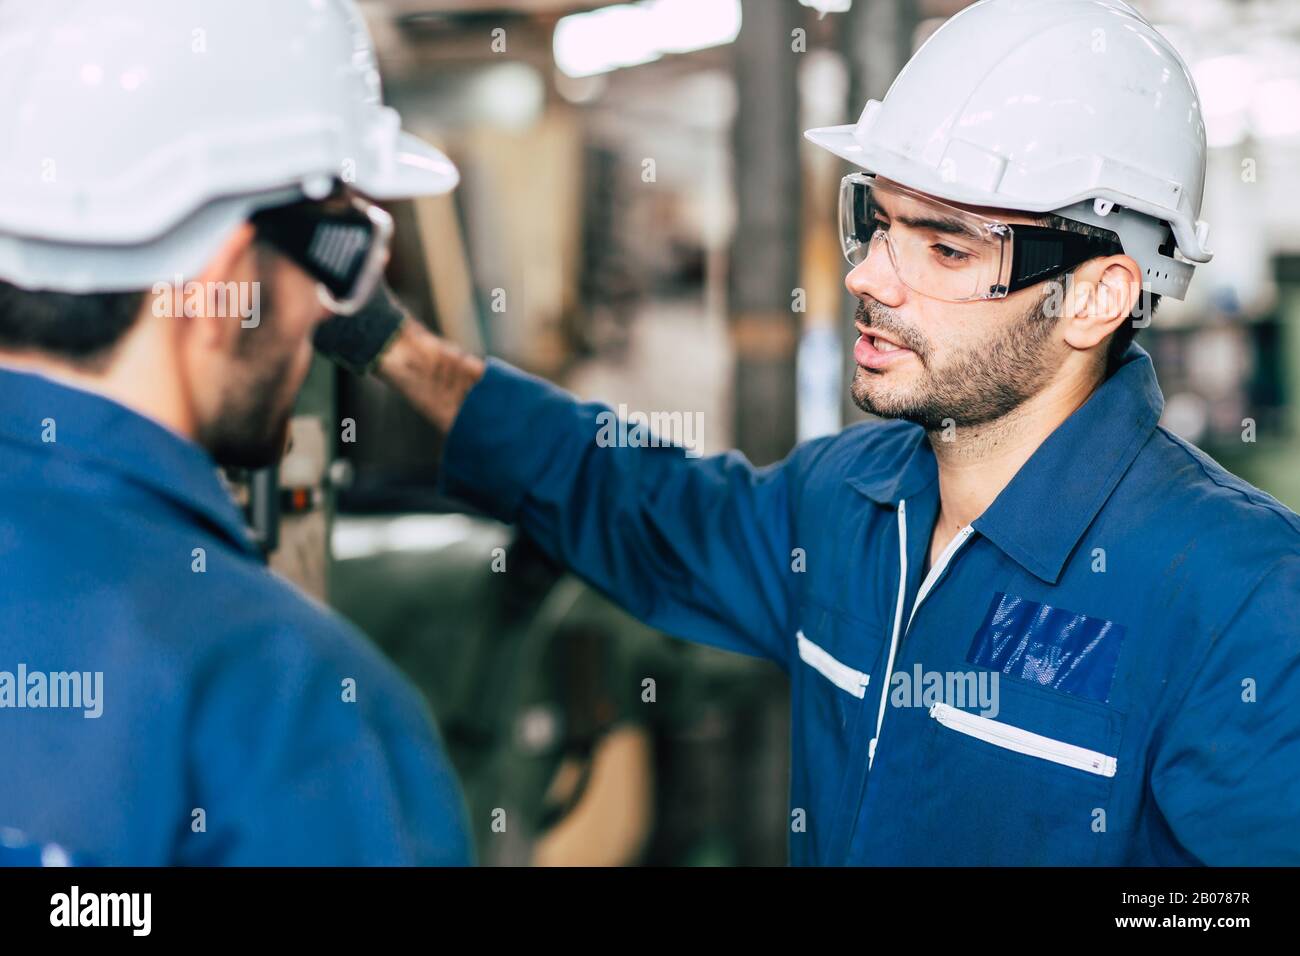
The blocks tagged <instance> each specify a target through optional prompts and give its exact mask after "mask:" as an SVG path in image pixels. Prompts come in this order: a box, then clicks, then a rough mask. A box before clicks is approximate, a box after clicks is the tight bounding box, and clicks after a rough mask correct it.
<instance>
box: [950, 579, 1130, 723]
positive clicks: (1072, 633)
mask: <svg viewBox="0 0 1300 956" xmlns="http://www.w3.org/2000/svg"><path fill="white" fill-rule="evenodd" d="M1123 641H1124V627H1123V625H1121V624H1116V623H1115V622H1113V621H1106V620H1103V619H1102V618H1099V617H1088V616H1087V615H1086V614H1076V613H1075V612H1074V611H1067V610H1065V609H1063V608H1059V607H1051V606H1049V605H1047V604H1038V603H1036V602H1034V601H1026V600H1025V599H1024V598H1019V597H1015V596H1014V595H1010V594H1005V593H998V594H996V595H994V597H993V603H992V605H990V607H989V613H988V616H987V617H985V619H984V623H983V624H982V625H980V629H979V632H978V633H977V634H976V635H975V640H974V641H972V642H971V646H970V651H969V652H968V653H967V655H966V660H967V661H968V662H969V663H971V664H974V665H975V666H977V667H987V668H988V669H989V670H993V671H999V672H1001V673H1003V674H1007V675H1009V676H1011V677H1019V678H1020V679H1021V680H1027V681H1029V682H1030V683H1032V684H1038V685H1040V686H1042V687H1051V688H1052V689H1054V690H1059V691H1064V692H1065V693H1067V694H1074V695H1075V696H1076V697H1086V698H1088V699H1089V700H1099V701H1102V702H1107V701H1109V700H1110V687H1111V683H1112V682H1113V681H1114V679H1115V665H1116V664H1118V663H1119V646H1120V644H1122V643H1123Z"/></svg>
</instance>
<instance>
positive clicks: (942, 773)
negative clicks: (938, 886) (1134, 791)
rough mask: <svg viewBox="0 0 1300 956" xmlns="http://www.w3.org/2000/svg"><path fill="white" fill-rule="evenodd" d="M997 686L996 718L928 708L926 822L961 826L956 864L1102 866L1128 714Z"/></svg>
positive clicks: (1017, 685) (1035, 690)
mask: <svg viewBox="0 0 1300 956" xmlns="http://www.w3.org/2000/svg"><path fill="white" fill-rule="evenodd" d="M998 676H999V677H1001V675H998ZM996 686H997V696H996V698H995V700H996V701H997V705H998V706H997V713H996V714H993V713H986V714H980V713H979V712H978V711H976V710H974V709H971V708H957V707H953V706H950V705H948V704H942V703H941V704H936V705H934V706H933V707H931V708H930V711H929V714H930V718H931V719H930V721H929V724H930V726H929V727H928V728H927V737H926V740H927V743H926V746H925V749H924V766H923V772H922V775H921V778H920V780H921V783H920V786H921V790H922V792H921V793H920V794H918V798H919V799H920V800H921V801H923V802H924V803H925V804H926V809H925V810H924V811H923V812H924V814H925V819H926V823H927V824H929V825H930V826H931V827H935V828H939V829H949V828H951V827H953V826H958V827H960V831H961V838H960V839H959V840H957V841H955V845H958V846H960V847H961V856H962V857H963V858H962V859H953V860H951V861H949V862H953V863H959V864H967V863H980V864H987V865H994V866H996V865H1010V866H1016V865H1020V866H1024V865H1030V866H1033V865H1065V866H1069V865H1088V864H1091V863H1095V862H1096V861H1097V859H1098V857H1099V854H1100V853H1101V850H1102V846H1103V843H1104V841H1105V839H1106V826H1107V822H1108V821H1107V814H1108V813H1109V809H1110V802H1111V794H1112V792H1113V789H1114V784H1115V779H1116V777H1117V776H1118V775H1119V774H1120V773H1124V772H1125V771H1126V770H1127V769H1128V768H1126V767H1125V766H1124V765H1123V764H1122V763H1121V762H1120V760H1119V744H1120V739H1121V735H1122V722H1123V715H1122V714H1120V713H1119V712H1117V711H1115V710H1114V709H1113V708H1110V707H1107V706H1105V705H1103V704H1099V703H1093V702H1091V701H1083V700H1076V699H1073V698H1071V697H1069V696H1067V695H1064V694H1060V693H1058V692H1055V691H1052V690H1050V689H1044V688H1040V687H1035V686H1032V685H1028V684H1024V683H1021V682H1018V681H1016V680H1015V679H1008V678H1002V679H1001V680H999V681H998V683H997V685H996Z"/></svg>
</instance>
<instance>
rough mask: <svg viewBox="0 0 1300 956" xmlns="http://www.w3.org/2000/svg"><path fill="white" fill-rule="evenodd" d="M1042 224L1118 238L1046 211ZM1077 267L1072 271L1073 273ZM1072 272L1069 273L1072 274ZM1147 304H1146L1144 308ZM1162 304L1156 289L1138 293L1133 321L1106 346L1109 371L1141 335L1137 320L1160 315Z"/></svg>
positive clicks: (1039, 222)
mask: <svg viewBox="0 0 1300 956" xmlns="http://www.w3.org/2000/svg"><path fill="white" fill-rule="evenodd" d="M1037 221H1038V224H1039V225H1040V226H1050V227H1051V228H1052V229H1063V230H1065V231H1066V232H1077V233H1079V234H1080V235H1084V236H1091V237H1093V238H1096V239H1115V240H1118V237H1117V236H1116V235H1115V233H1114V232H1113V231H1111V230H1110V229H1102V228H1101V227H1100V226H1093V225H1090V224H1089V223H1086V222H1078V221H1077V220H1074V219H1065V218H1063V217H1061V216H1056V215H1053V214H1052V213H1045V214H1044V215H1041V216H1038V217H1037ZM1072 272H1073V270H1071V273H1072ZM1071 273H1066V275H1070V274H1071ZM1066 275H1062V276H1060V278H1059V281H1061V282H1064V281H1065V279H1066ZM1144 304H1145V307H1144ZM1159 304H1160V296H1159V295H1157V294H1156V293H1154V292H1149V291H1147V290H1146V289H1142V290H1141V292H1139V293H1138V300H1137V302H1135V303H1134V304H1133V311H1132V313H1131V314H1130V315H1129V321H1127V322H1124V323H1123V324H1121V325H1119V326H1117V327H1116V329H1115V331H1114V332H1113V333H1111V337H1110V345H1109V346H1107V349H1106V371H1107V373H1109V372H1110V371H1111V370H1112V369H1114V367H1115V366H1116V365H1118V364H1119V360H1120V357H1121V356H1123V354H1124V352H1125V351H1126V350H1127V349H1128V347H1129V343H1130V342H1132V341H1133V339H1134V338H1135V337H1136V336H1137V333H1138V326H1137V325H1135V324H1134V323H1135V322H1137V321H1141V320H1142V319H1143V318H1146V319H1150V318H1151V317H1152V316H1154V315H1155V314H1156V306H1158V305H1159Z"/></svg>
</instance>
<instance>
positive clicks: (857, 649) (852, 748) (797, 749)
mask: <svg viewBox="0 0 1300 956" xmlns="http://www.w3.org/2000/svg"><path fill="white" fill-rule="evenodd" d="M793 640H794V644H795V650H796V652H797V653H796V654H795V659H794V662H793V663H792V665H791V691H792V697H791V707H792V709H793V711H794V713H793V715H792V716H793V722H792V723H793V740H792V744H793V753H792V757H793V760H792V767H791V790H790V792H791V798H792V800H793V807H792V809H793V810H795V811H797V810H800V809H802V810H804V812H805V823H806V834H807V836H806V837H804V838H805V839H807V840H809V841H810V842H812V843H813V844H814V846H813V847H812V848H810V849H812V851H813V852H812V854H811V857H807V858H810V859H821V858H822V857H823V854H824V852H825V850H826V846H825V843H826V841H827V840H828V839H829V836H830V834H831V833H832V832H833V829H834V826H835V823H836V822H837V817H838V814H840V813H841V812H843V809H844V803H845V801H844V800H843V799H842V793H841V790H842V787H843V784H844V782H845V779H846V770H847V769H848V768H849V767H850V766H851V765H852V762H853V760H854V759H855V758H856V756H858V755H859V752H860V756H861V759H863V760H865V759H866V758H865V754H866V749H865V746H864V744H865V741H863V740H862V739H861V733H862V729H861V728H863V727H866V726H867V724H866V723H864V717H863V715H864V713H865V712H866V711H867V710H868V709H870V705H873V704H874V703H875V702H876V701H877V700H878V697H877V696H876V691H877V688H876V686H875V685H876V682H877V681H878V680H880V678H879V677H878V676H873V674H874V671H875V670H876V668H877V665H878V664H879V662H880V655H881V651H882V649H883V644H884V642H883V640H882V638H881V635H880V632H879V630H878V629H876V628H873V627H871V626H870V625H868V624H867V623H866V622H863V621H860V620H858V619H856V618H852V617H849V616H848V615H846V614H844V613H843V612H838V611H832V610H829V609H827V608H824V607H821V606H819V605H816V604H807V603H806V604H804V605H803V607H802V608H801V613H800V626H799V627H798V629H797V630H796V631H795V633H794V635H793ZM795 834H796V838H800V837H799V835H798V834H799V831H798V830H796V831H795ZM801 858H805V857H802V855H801Z"/></svg>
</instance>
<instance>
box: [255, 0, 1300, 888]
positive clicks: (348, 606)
mask: <svg viewBox="0 0 1300 956" xmlns="http://www.w3.org/2000/svg"><path fill="white" fill-rule="evenodd" d="M1134 5H1135V6H1136V7H1138V9H1139V10H1140V11H1141V12H1142V13H1143V14H1144V15H1145V16H1146V17H1147V18H1148V19H1149V20H1150V21H1151V22H1152V23H1153V24H1155V25H1156V26H1157V28H1158V29H1160V30H1161V31H1162V32H1163V33H1164V34H1165V35H1166V36H1168V37H1169V39H1170V40H1171V41H1172V42H1173V43H1174V45H1175V46H1176V47H1177V48H1178V50H1179V52H1180V53H1181V54H1182V56H1183V58H1184V59H1185V60H1186V62H1187V63H1188V64H1189V66H1190V67H1191V70H1192V73H1193V75H1194V77H1195V79H1196V82H1197V84H1198V87H1199V91H1200V95H1201V98H1202V104H1203V107H1204V112H1205V118H1206V125H1207V135H1208V138H1209V144H1210V146H1211V152H1210V160H1209V170H1208V178H1207V185H1206V190H1205V205H1204V207H1203V210H1202V218H1204V219H1206V220H1208V221H1209V222H1210V223H1211V224H1212V232H1211V234H1210V243H1211V247H1212V248H1213V249H1214V252H1215V257H1214V260H1213V262H1211V263H1210V264H1209V265H1205V266H1201V267H1199V268H1198V269H1197V271H1196V276H1195V278H1194V280H1193V282H1192V286H1191V291H1190V293H1189V296H1188V298H1187V300H1186V301H1185V302H1176V301H1172V300H1170V301H1166V302H1164V303H1162V305H1161V307H1160V310H1159V312H1158V313H1157V315H1156V317H1155V319H1154V320H1153V322H1152V325H1151V326H1150V327H1148V328H1146V329H1144V330H1142V332H1141V333H1140V335H1139V337H1138V342H1139V343H1140V344H1141V345H1143V347H1144V348H1146V349H1147V350H1148V351H1149V352H1150V353H1151V355H1152V357H1153V359H1154V361H1155V366H1156V370H1157V373H1158V375H1159V378H1160V382H1161V385H1162V388H1163V390H1164V393H1165V397H1166V403H1167V404H1166V409H1165V415H1164V419H1163V424H1164V425H1165V426H1166V427H1168V428H1170V429H1171V430H1173V431H1174V432H1176V433H1178V434H1179V435H1181V436H1183V437H1184V438H1187V439H1188V440H1190V441H1193V442H1195V443H1196V444H1198V445H1200V446H1201V447H1202V448H1204V449H1205V450H1206V451H1208V452H1209V453H1210V454H1211V455H1212V456H1213V457H1215V458H1216V459H1218V460H1219V461H1220V462H1222V463H1223V464H1224V465H1225V466H1227V467H1228V468H1230V469H1231V470H1233V471H1235V472H1237V473H1238V474H1240V475H1242V476H1243V477H1245V478H1246V479H1248V480H1249V481H1251V482H1253V483H1255V484H1257V485H1258V486H1260V487H1261V488H1263V489H1264V490H1265V491H1268V492H1269V493H1271V494H1273V495H1274V496H1276V497H1277V498H1278V499H1280V500H1281V501H1282V502H1283V503H1285V504H1287V505H1288V506H1289V507H1291V508H1293V509H1297V508H1300V406H1297V402H1296V398H1295V392H1296V390H1297V388H1300V196H1298V195H1297V192H1296V189H1295V184H1296V181H1297V175H1296V174H1297V173H1298V172H1300V109H1297V106H1296V104H1297V103H1298V102H1300V6H1297V5H1295V4H1293V3H1288V2H1285V0H1138V2H1135V4H1134ZM963 6H965V4H964V3H963V2H960V0H852V2H850V0H639V2H634V3H630V4H620V5H610V4H605V3H600V2H591V0H502V2H493V0H370V2H363V3H362V9H363V11H364V13H365V15H366V18H367V21H368V22H369V25H370V28H371V31H372V33H373V35H374V37H375V40H376V43H377V46H378V53H379V57H380V67H381V72H382V76H383V82H384V92H385V97H386V99H387V100H388V101H389V102H390V103H392V104H393V105H394V106H396V107H397V108H398V109H399V110H400V111H401V113H402V116H403V118H404V120H405V123H406V125H407V127H408V128H410V129H411V130H413V131H414V132H416V133H418V134H420V135H421V136H423V137H425V138H427V139H428V140H429V141H431V142H434V143H436V144H438V145H439V146H440V147H441V148H443V149H444V150H446V151H447V152H448V153H449V155H450V156H451V157H452V158H453V159H454V160H455V162H456V164H457V166H458V167H459V168H460V170H461V172H462V177H463V178H462V184H461V186H460V188H458V189H457V190H456V191H455V192H454V193H452V194H451V195H449V196H443V197H436V198H427V199H420V200H416V201H413V202H406V203H397V204H393V205H391V206H390V210H391V211H392V212H393V214H394V216H395V217H396V220H397V225H398V232H397V237H396V242H395V248H394V253H393V259H392V262H391V265H390V269H389V280H390V282H391V284H392V285H393V287H394V288H395V289H396V290H397V292H398V293H399V295H400V296H401V297H402V298H403V299H404V300H405V302H406V303H407V304H408V305H409V306H410V307H411V309H412V311H413V312H414V313H415V314H416V316H417V317H418V318H419V319H420V320H421V321H423V322H425V323H427V324H428V325H429V326H431V327H433V328H435V329H436V330H438V331H439V332H440V333H442V334H443V335H445V336H447V337H449V338H450V339H452V340H454V341H455V342H457V343H458V344H460V345H461V346H462V347H464V348H466V349H468V350H472V351H476V352H480V353H488V354H491V355H496V356H500V357H501V358H503V359H506V360H508V361H510V362H512V363H515V364H516V365H519V366H521V367H523V368H525V369H527V370H529V371H533V372H536V373H537V374H539V375H542V376H545V377H546V378H549V379H551V380H553V381H556V382H558V383H560V384H561V385H563V386H564V387H566V388H568V389H570V390H571V391H573V392H575V393H576V394H578V395H580V396H581V397H583V398H588V399H593V400H598V401H601V402H604V403H606V404H608V405H610V406H612V407H614V408H623V409H626V410H628V411H633V412H644V413H647V414H649V413H654V412H660V413H666V414H671V415H678V414H679V415H680V416H681V418H682V420H689V421H690V422H692V423H695V424H696V426H697V427H696V433H695V435H694V439H695V440H696V441H697V443H698V445H699V447H700V449H701V450H702V451H703V452H704V453H706V454H708V453H713V452H718V451H723V450H726V449H729V448H733V447H734V448H739V449H741V450H742V451H744V452H745V454H746V455H748V456H749V458H750V459H751V460H752V461H754V462H756V463H759V464H763V463H767V462H772V461H776V460H779V459H780V458H782V457H784V455H785V454H786V453H787V452H788V451H789V450H790V448H791V447H792V446H793V445H794V444H795V443H796V442H798V441H801V440H804V439H807V438H811V437H815V436H817V435H820V434H825V433H828V432H832V431H835V430H838V429H839V428H840V427H842V426H843V425H844V424H847V423H849V422H851V421H854V420H857V419H859V418H860V417H862V416H861V413H860V412H858V411H857V410H856V409H855V408H854V407H853V406H852V404H851V403H850V402H849V401H848V397H847V389H846V383H847V381H848V377H847V376H848V375H849V373H850V369H851V363H852V357H851V354H850V347H851V343H852V341H853V338H854V334H855V333H854V332H853V331H852V323H851V318H852V306H853V300H852V299H851V297H850V296H849V295H848V293H847V292H846V291H845V290H844V287H843V277H844V273H845V271H846V270H847V265H846V264H845V263H844V261H843V259H842V257H841V254H840V251H839V245H838V241H837V239H836V234H835V229H836V225H835V202H836V190H837V184H838V182H839V178H840V176H841V175H843V173H844V172H846V171H847V170H846V168H844V164H842V163H841V162H840V161H839V160H838V159H836V158H835V157H834V156H832V155H830V154H829V153H826V152H824V151H822V150H818V149H817V148H816V147H813V146H811V145H809V144H806V143H804V142H803V140H802V138H801V136H800V133H801V131H802V130H803V129H806V128H809V127H813V126H824V125H831V124H836V123H844V122H852V121H853V120H855V119H856V118H857V115H858V113H859V112H860V111H861V108H862V105H863V104H864V103H865V102H866V100H867V99H868V98H872V97H875V98H879V97H881V96H883V94H884V93H885V91H886V90H887V89H888V87H889V84H890V82H891V81H892V79H893V78H894V76H895V75H896V74H897V72H898V70H899V69H900V68H901V67H902V65H903V64H904V63H905V62H906V60H907V59H908V57H909V56H910V55H911V53H912V52H913V50H915V48H916V47H917V46H919V44H920V43H921V42H923V41H924V39H925V37H926V36H928V35H929V33H930V32H931V31H932V30H933V29H935V28H936V27H937V26H938V25H939V24H940V23H942V22H943V20H944V19H946V18H947V17H949V16H951V15H952V14H954V13H956V12H957V11H958V10H960V9H961V8H962V7H963ZM537 440H538V441H541V442H544V441H546V440H547V439H546V436H545V435H539V436H538V437H537ZM439 456H440V448H439V440H438V437H437V435H436V433H435V432H434V431H433V430H432V429H431V427H430V426H428V425H427V424H426V423H424V422H423V421H422V420H421V419H419V418H418V417H417V416H416V414H415V413H414V412H413V411H411V410H409V409H408V408H407V407H406V406H405V405H404V404H403V403H402V401H401V399H400V398H398V397H396V396H394V395H392V394H390V393H388V392H387V391H386V390H385V389H384V388H383V387H382V386H381V385H379V384H378V383H376V382H372V381H363V380H359V379H356V378H354V377H351V376H349V375H347V374H346V373H343V372H340V371H337V370H335V368H334V367H333V366H331V365H329V364H327V363H325V362H324V361H323V360H318V361H317V366H316V367H315V368H314V369H313V371H312V374H311V377H310V379H309V381H308V385H307V388H306V389H305V390H304V392H303V395H302V398H301V401H300V404H299V413H298V415H297V417H296V418H295V421H294V423H293V446H292V449H291V451H290V454H289V455H288V456H287V457H286V459H285V461H284V462H283V463H282V465H281V466H280V467H279V468H278V469H277V470H274V471H268V472H263V473H257V474H254V475H248V476H235V477H237V478H239V479H241V480H240V481H238V482H237V484H238V486H239V488H240V489H241V493H242V494H243V495H244V500H245V503H246V506H247V508H248V512H249V516H250V521H251V523H252V525H253V526H254V528H255V529H256V530H257V531H258V532H259V533H260V534H261V535H262V537H263V543H264V546H265V548H266V549H267V550H268V552H269V553H270V555H271V563H272V566H273V567H275V568H276V569H277V570H278V571H280V572H281V573H283V574H285V575H286V576H287V577H289V578H291V579H293V580H295V581H296V582H298V583H299V584H300V585H301V586H302V587H304V588H305V589H306V590H308V591H309V592H311V593H313V594H315V595H316V596H317V597H319V598H320V599H321V600H323V601H326V602H328V603H329V604H331V605H332V606H334V607H336V608H337V609H338V610H339V611H341V612H342V613H343V614H345V615H346V616H347V617H349V618H350V619H351V620H352V621H354V622H355V623H356V624H357V625H358V626H359V627H360V628H361V629H362V630H363V631H364V632H365V633H366V634H367V635H368V636H369V637H370V638H371V639H372V640H373V641H375V642H376V644H377V645H378V646H379V647H380V648H381V649H382V650H383V651H384V652H385V653H386V654H388V655H389V656H390V657H391V658H392V659H393V660H394V661H395V662H396V663H397V664H398V666H399V667H401V668H402V670H403V671H404V672H405V673H406V674H407V675H408V676H410V677H411V678H412V679H413V680H414V681H415V682H416V684H417V685H418V686H419V687H420V689H421V690H422V691H423V693H424V694H425V695H426V697H427V699H428V701H429V704H430V708H431V710H432V712H433V714H434V716H435V718H436V720H437V723H438V725H439V728H440V730H441V733H442V736H443V739H444V741H445V743H446V746H447V749H448V752H449V754H450V756H451V758H452V761H453V763H454V764H455V767H456V770H457V771H458V773H459V774H460V776H461V779H462V781H463V783H464V788H465V793H466V798H467V802H468V806H469V811H470V819H471V825H472V828H473V831H474V837H475V842H476V846H477V850H478V854H479V859H480V860H481V861H482V862H484V863H487V864H561V865H564V864H611V865H637V864H687V865H696V864H698V865H711V864H713V865H720V864H760V865H761V864H780V863H783V862H784V861H785V852H786V851H785V844H786V835H787V830H788V826H789V821H788V819H787V813H788V808H787V805H786V792H787V787H788V738H789V725H788V692H787V688H786V681H785V678H784V676H783V675H782V674H781V673H780V672H779V671H778V670H777V669H776V668H775V667H773V666H771V665H769V664H766V663H763V662H760V661H756V660H750V659H746V658H742V657H738V656H734V655H729V654H725V653H723V652H719V651H713V650H710V649H707V648H702V647H697V646H693V645H688V644H686V643H684V642H682V641H680V640H677V639H676V638H675V637H673V636H671V635H663V634H660V633H657V632H655V631H652V630H650V629H648V628H645V627H643V626H642V625H640V624H638V623H637V622H635V621H633V620H632V619H630V618H629V617H627V616H626V615H625V614H623V613H622V612H620V611H619V610H618V609H616V608H614V607H613V606H612V605H610V604H609V603H608V602H607V601H605V600H604V599H603V598H602V597H601V596H600V595H599V594H597V593H595V592H594V591H592V590H591V589H590V588H588V587H586V586H585V585H583V584H582V583H581V582H579V581H577V580H576V579H575V578H573V577H572V576H571V575H568V574H567V573H565V572H564V571H563V570H561V569H559V568H558V567H556V566H555V565H553V564H552V563H551V562H550V561H549V560H548V559H547V558H546V556H545V555H544V554H543V553H541V552H540V551H539V550H538V549H537V548H536V547H535V546H533V545H532V544H531V542H529V541H528V540H526V539H524V538H521V537H519V536H517V535H516V534H515V533H514V531H513V529H511V528H508V527H505V526H502V525H500V524H498V523H496V522H493V521H491V520H489V519H486V518H484V517H482V516H478V515H474V514H470V513H466V512H465V511H464V510H463V509H462V508H461V507H459V506H458V505H457V504H456V503H455V502H451V501H447V500H445V499H442V498H440V497H439V495H438V492H437V469H438V462H439Z"/></svg>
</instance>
